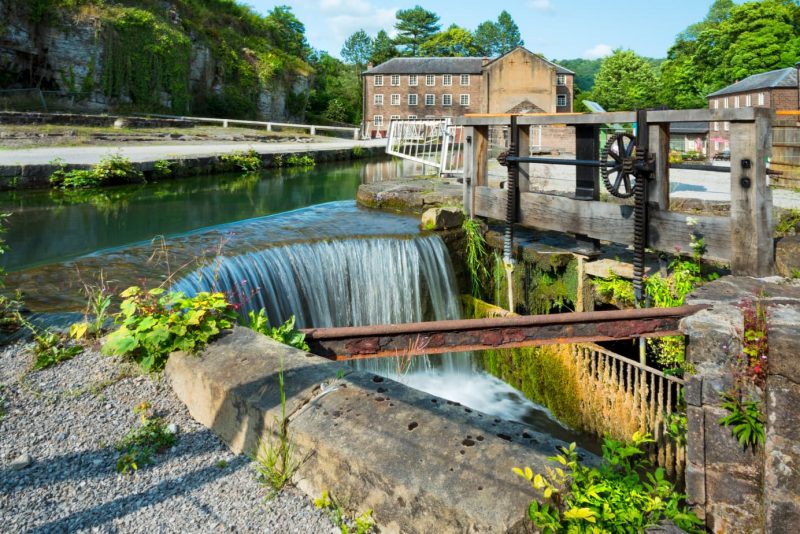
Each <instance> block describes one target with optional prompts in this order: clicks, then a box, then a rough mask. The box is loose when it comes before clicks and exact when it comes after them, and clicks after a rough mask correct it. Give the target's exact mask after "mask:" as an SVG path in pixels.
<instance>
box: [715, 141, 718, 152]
mask: <svg viewBox="0 0 800 534" xmlns="http://www.w3.org/2000/svg"><path fill="white" fill-rule="evenodd" d="M714 152H719V141H714Z"/></svg>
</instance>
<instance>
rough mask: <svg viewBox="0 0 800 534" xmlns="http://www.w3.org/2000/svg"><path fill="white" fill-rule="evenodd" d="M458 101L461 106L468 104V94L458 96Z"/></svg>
mask: <svg viewBox="0 0 800 534" xmlns="http://www.w3.org/2000/svg"><path fill="white" fill-rule="evenodd" d="M459 103H460V104H461V105H462V106H469V95H461V96H460V98H459Z"/></svg>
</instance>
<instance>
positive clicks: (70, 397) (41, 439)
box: [0, 344, 338, 533]
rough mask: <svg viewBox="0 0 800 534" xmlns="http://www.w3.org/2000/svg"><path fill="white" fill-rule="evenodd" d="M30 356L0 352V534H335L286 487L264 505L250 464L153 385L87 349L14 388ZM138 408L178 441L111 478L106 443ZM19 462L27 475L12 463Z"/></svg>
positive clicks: (112, 454) (158, 383)
mask: <svg viewBox="0 0 800 534" xmlns="http://www.w3.org/2000/svg"><path fill="white" fill-rule="evenodd" d="M30 348H31V345H23V344H17V345H13V346H8V347H4V348H2V349H0V525H2V526H0V531H3V532H37V533H38V532H41V533H51V532H82V531H86V532H147V533H156V532H251V531H252V532H276V533H278V532H279V533H317V532H320V533H330V532H338V529H336V528H335V527H333V525H332V524H331V522H330V520H329V519H328V517H327V516H326V515H325V514H324V513H322V512H320V511H318V510H316V509H315V508H314V505H313V503H312V502H311V500H310V499H308V497H306V496H305V495H303V494H301V493H300V492H298V491H297V490H293V489H291V488H289V489H285V490H284V491H283V492H281V493H280V494H279V495H278V496H277V497H276V498H275V499H273V500H271V501H265V495H266V492H265V490H264V489H263V488H262V487H261V486H260V484H259V483H258V482H257V481H256V478H255V475H254V471H253V468H252V464H251V462H250V460H248V459H247V458H246V457H244V456H236V455H234V454H232V453H231V452H230V451H229V450H228V448H227V447H226V446H225V445H224V444H223V443H222V442H221V441H220V440H219V439H218V438H217V437H216V436H215V435H214V434H213V433H211V431H209V430H207V429H206V428H204V427H203V426H201V425H200V424H198V423H197V422H195V421H194V420H193V419H192V418H191V416H190V415H189V413H188V411H187V410H186V408H185V406H184V405H183V404H182V403H181V402H180V401H179V400H178V399H177V398H176V397H175V395H174V394H173V393H172V390H171V388H170V387H169V385H168V384H167V383H166V381H165V380H164V379H163V378H155V379H154V378H151V377H149V376H143V375H141V374H140V373H139V372H138V371H137V370H136V369H135V368H132V367H129V366H126V365H124V364H121V363H120V362H119V361H116V360H113V359H111V358H107V357H104V356H101V355H100V354H98V353H97V352H96V351H94V350H91V351H86V352H85V353H83V354H81V355H79V356H77V357H76V358H75V359H73V360H70V361H67V362H63V363H61V364H59V365H57V366H55V367H53V368H50V369H46V370H43V371H36V372H31V373H29V374H27V375H26V376H24V377H23V378H22V379H20V376H21V375H22V374H23V373H24V372H25V371H26V369H27V368H28V367H29V366H30V363H31V360H32V358H33V355H32V352H31V351H30ZM142 401H149V402H150V403H151V404H152V406H153V408H154V410H155V412H156V414H158V415H160V416H162V417H164V418H165V419H166V420H167V422H168V423H174V424H177V425H178V441H177V444H176V445H175V447H173V448H172V449H170V450H169V451H167V452H166V453H165V454H162V455H158V456H157V457H156V461H155V463H154V464H153V465H150V466H146V467H143V468H141V469H140V470H139V471H138V472H137V473H135V474H133V475H120V474H118V473H117V472H116V461H117V451H116V450H115V448H114V445H115V443H116V442H117V441H118V440H119V439H120V438H121V437H123V436H124V435H125V434H126V433H127V432H128V430H129V429H131V428H133V427H134V426H137V425H138V417H137V416H136V415H135V414H134V413H133V411H132V409H133V408H134V407H135V406H136V405H138V404H139V403H141V402H142ZM24 455H29V456H30V464H29V465H28V466H27V467H23V468H21V469H20V468H19V466H15V465H13V464H14V463H15V460H16V461H19V460H20V457H21V456H24ZM22 463H26V462H25V461H24V460H23V462H22Z"/></svg>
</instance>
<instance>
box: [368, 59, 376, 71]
mask: <svg viewBox="0 0 800 534" xmlns="http://www.w3.org/2000/svg"><path fill="white" fill-rule="evenodd" d="M374 66H375V64H374V63H373V62H372V61H370V62H369V63H367V70H370V69H371V68H372V67H374Z"/></svg>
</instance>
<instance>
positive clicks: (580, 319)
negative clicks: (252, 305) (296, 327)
mask: <svg viewBox="0 0 800 534" xmlns="http://www.w3.org/2000/svg"><path fill="white" fill-rule="evenodd" d="M706 307H707V306H703V305H694V306H681V307H677V308H646V309H633V310H613V311H599V312H584V313H563V314H555V315H526V316H516V317H497V318H490V319H462V320H453V321H432V322H423V323H404V324H389V325H372V326H356V327H344V328H309V329H305V330H302V332H303V333H304V334H306V341H307V342H308V345H309V346H310V347H311V352H313V353H314V354H318V355H320V356H324V357H326V358H331V359H334V360H354V359H366V358H378V357H389V356H417V355H421V354H442V353H445V352H462V351H473V350H486V349H497V348H517V347H527V346H534V345H547V344H559V343H576V342H586V341H612V340H618V339H630V338H636V337H660V336H668V335H677V334H680V331H679V330H678V322H679V321H680V319H681V318H683V317H687V316H689V315H692V314H693V313H696V312H698V311H700V310H702V309H705V308H706Z"/></svg>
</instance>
